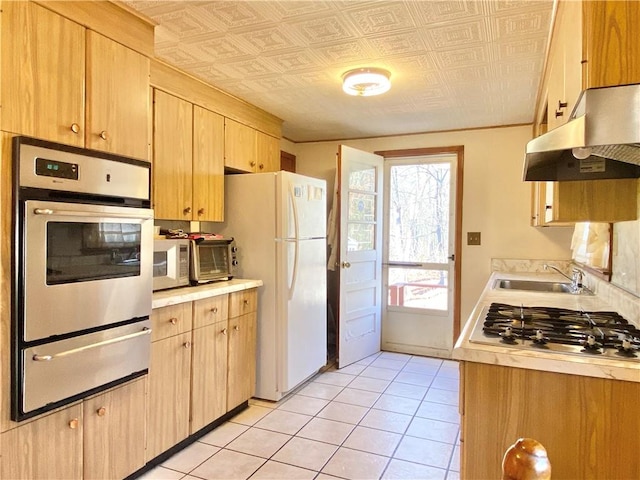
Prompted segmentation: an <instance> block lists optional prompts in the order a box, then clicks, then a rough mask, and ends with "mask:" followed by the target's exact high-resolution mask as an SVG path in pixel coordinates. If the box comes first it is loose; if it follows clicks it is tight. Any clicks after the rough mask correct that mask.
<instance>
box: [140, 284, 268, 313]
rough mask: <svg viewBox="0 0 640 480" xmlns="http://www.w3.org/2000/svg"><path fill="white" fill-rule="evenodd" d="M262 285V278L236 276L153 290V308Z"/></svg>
mask: <svg viewBox="0 0 640 480" xmlns="http://www.w3.org/2000/svg"><path fill="white" fill-rule="evenodd" d="M260 286H262V280H250V279H244V278H234V279H232V280H227V281H223V282H212V283H206V284H204V285H198V286H197V287H183V288H173V289H171V290H162V291H159V292H153V301H152V303H151V307H152V308H160V307H166V306H169V305H176V304H178V303H184V302H192V301H194V300H200V299H203V298H209V297H215V296H217V295H224V294H225V293H232V292H239V291H241V290H248V289H250V288H256V287H260Z"/></svg>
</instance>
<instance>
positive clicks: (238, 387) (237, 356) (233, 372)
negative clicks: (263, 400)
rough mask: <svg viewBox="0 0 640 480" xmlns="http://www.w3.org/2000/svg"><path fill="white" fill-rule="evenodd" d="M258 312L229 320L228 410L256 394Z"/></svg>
mask: <svg viewBox="0 0 640 480" xmlns="http://www.w3.org/2000/svg"><path fill="white" fill-rule="evenodd" d="M255 358H256V312H251V313H246V314H244V315H241V316H239V317H235V318H230V319H229V366H228V380H227V410H231V409H232V408H235V407H237V406H238V405H240V404H241V403H242V402H244V401H246V400H248V399H249V398H251V397H252V396H253V394H254V393H255V383H256V370H255Z"/></svg>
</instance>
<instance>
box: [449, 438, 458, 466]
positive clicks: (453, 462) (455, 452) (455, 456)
mask: <svg viewBox="0 0 640 480" xmlns="http://www.w3.org/2000/svg"><path fill="white" fill-rule="evenodd" d="M449 470H455V471H456V472H459V471H460V445H456V446H455V447H454V448H453V455H452V456H451V465H449Z"/></svg>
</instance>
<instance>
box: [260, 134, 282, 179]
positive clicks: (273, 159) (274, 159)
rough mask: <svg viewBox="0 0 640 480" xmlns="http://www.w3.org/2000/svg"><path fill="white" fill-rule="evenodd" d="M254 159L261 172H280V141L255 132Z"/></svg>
mask: <svg viewBox="0 0 640 480" xmlns="http://www.w3.org/2000/svg"><path fill="white" fill-rule="evenodd" d="M256 157H257V159H258V167H259V166H260V164H262V165H263V166H264V168H263V169H262V170H261V171H263V172H277V171H278V170H280V140H279V139H277V138H276V137H272V136H271V135H267V134H266V133H262V132H256Z"/></svg>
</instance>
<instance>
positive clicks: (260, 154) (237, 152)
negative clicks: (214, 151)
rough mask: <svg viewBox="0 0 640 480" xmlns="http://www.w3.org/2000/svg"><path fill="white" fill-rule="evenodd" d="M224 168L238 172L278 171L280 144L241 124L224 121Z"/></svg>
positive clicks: (274, 139)
mask: <svg viewBox="0 0 640 480" xmlns="http://www.w3.org/2000/svg"><path fill="white" fill-rule="evenodd" d="M224 138H225V147H224V166H225V167H226V168H229V169H231V170H234V171H238V172H248V173H263V172H275V171H278V170H280V142H279V140H278V139H277V138H275V137H272V136H270V135H267V134H265V133H262V132H260V131H258V130H254V129H253V128H251V127H249V126H247V125H244V124H242V123H239V122H236V121H235V120H231V119H230V118H225V119H224Z"/></svg>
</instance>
